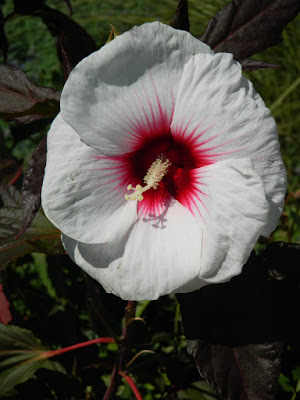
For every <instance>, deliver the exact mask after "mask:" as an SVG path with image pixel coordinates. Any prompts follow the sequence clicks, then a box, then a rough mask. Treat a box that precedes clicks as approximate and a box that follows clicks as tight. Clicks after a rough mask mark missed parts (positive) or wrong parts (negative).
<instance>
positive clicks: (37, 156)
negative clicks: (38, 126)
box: [17, 136, 47, 238]
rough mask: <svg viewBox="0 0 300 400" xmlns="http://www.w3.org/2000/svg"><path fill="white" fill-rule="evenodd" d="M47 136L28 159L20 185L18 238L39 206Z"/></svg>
mask: <svg viewBox="0 0 300 400" xmlns="http://www.w3.org/2000/svg"><path fill="white" fill-rule="evenodd" d="M46 151H47V137H46V136H45V137H44V138H43V139H42V140H41V142H40V143H39V145H38V146H37V148H36V150H35V152H34V153H33V156H32V158H31V159H30V160H29V162H28V165H27V169H26V171H25V174H24V179H23V185H22V191H21V194H22V208H23V224H22V226H21V229H20V232H19V233H18V235H17V238H19V237H20V236H21V235H23V233H24V232H25V231H26V229H27V228H28V227H29V226H30V224H31V222H32V220H33V218H34V217H35V215H36V213H37V212H38V210H39V208H40V206H41V189H42V184H43V178H44V169H45V165H46Z"/></svg>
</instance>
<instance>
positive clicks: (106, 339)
mask: <svg viewBox="0 0 300 400" xmlns="http://www.w3.org/2000/svg"><path fill="white" fill-rule="evenodd" d="M95 343H116V342H115V339H113V338H112V337H101V338H98V339H93V340H88V341H87V342H81V343H77V344H73V345H72V346H68V347H64V348H62V349H58V350H51V351H46V352H44V353H43V358H50V357H54V356H58V355H59V354H63V353H67V352H68V351H72V350H76V349H80V348H81V347H86V346H90V345H92V344H95Z"/></svg>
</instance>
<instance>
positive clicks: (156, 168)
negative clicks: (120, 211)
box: [125, 156, 171, 201]
mask: <svg viewBox="0 0 300 400" xmlns="http://www.w3.org/2000/svg"><path fill="white" fill-rule="evenodd" d="M170 165H171V163H170V161H169V160H165V161H164V159H163V156H159V157H157V159H156V160H155V161H154V162H153V163H152V164H151V166H150V168H149V169H148V172H147V174H146V175H145V177H144V182H145V183H146V186H144V187H142V186H141V185H136V187H135V188H134V187H132V185H131V184H130V185H128V186H127V190H128V191H129V190H132V191H133V193H132V194H125V200H129V199H131V200H137V201H142V200H143V199H144V196H143V195H142V193H144V192H146V190H149V189H151V188H153V189H154V190H155V189H157V187H158V184H159V182H160V181H161V180H162V179H163V177H164V176H165V175H166V174H167V173H168V170H169V167H170Z"/></svg>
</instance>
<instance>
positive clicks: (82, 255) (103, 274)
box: [63, 200, 202, 300]
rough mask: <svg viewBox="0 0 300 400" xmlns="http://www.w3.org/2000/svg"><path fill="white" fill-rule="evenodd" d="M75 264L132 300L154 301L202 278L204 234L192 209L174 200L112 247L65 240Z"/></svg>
mask: <svg viewBox="0 0 300 400" xmlns="http://www.w3.org/2000/svg"><path fill="white" fill-rule="evenodd" d="M63 243H64V246H65V248H66V251H67V253H68V254H69V256H70V257H71V258H72V259H73V261H74V262H75V263H76V264H77V265H79V266H80V267H81V268H82V269H84V270H85V271H86V272H87V273H88V274H89V275H91V276H92V277H93V278H94V279H96V280H97V281H98V282H100V283H101V285H103V287H104V288H105V290H106V291H108V292H111V293H114V294H115V295H117V296H120V297H122V298H123V299H127V300H154V299H157V298H158V297H159V296H162V295H165V294H169V293H171V292H174V291H176V289H177V288H178V287H181V286H182V285H186V284H187V283H188V282H190V281H192V280H193V279H197V276H198V275H199V272H200V269H201V243H202V230H201V228H200V225H199V224H198V223H197V222H196V219H195V218H194V217H193V216H192V214H191V213H190V211H189V210H187V209H186V208H185V207H183V206H182V205H181V204H180V203H178V202H177V201H175V200H173V201H172V203H170V205H169V206H168V207H166V209H165V211H164V213H163V215H161V216H160V217H157V218H155V219H152V218H151V217H150V218H148V219H147V218H146V219H141V220H139V221H138V222H137V223H136V224H135V225H134V226H133V227H132V228H131V229H130V231H129V232H128V233H127V235H126V236H125V237H124V238H123V239H120V240H118V241H115V242H113V243H104V244H93V245H88V244H83V243H78V242H76V241H74V240H72V239H70V238H68V237H66V236H63Z"/></svg>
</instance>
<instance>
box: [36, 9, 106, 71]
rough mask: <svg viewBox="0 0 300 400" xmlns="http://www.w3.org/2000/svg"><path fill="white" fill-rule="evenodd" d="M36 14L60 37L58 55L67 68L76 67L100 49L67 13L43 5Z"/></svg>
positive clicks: (54, 34)
mask: <svg viewBox="0 0 300 400" xmlns="http://www.w3.org/2000/svg"><path fill="white" fill-rule="evenodd" d="M34 15H37V16H39V17H40V18H42V20H43V21H44V23H45V24H46V25H47V27H48V29H49V30H50V32H51V34H52V35H53V36H56V37H57V38H58V46H57V50H58V55H59V58H60V60H61V62H62V64H63V66H64V63H66V62H67V67H64V69H65V70H67V69H68V68H69V66H71V67H72V68H74V67H75V65H76V64H78V63H79V61H81V60H82V59H83V58H85V57H87V56H88V55H89V54H91V53H93V52H94V51H96V50H98V48H97V46H96V44H95V42H94V40H93V38H92V37H91V36H90V35H89V34H88V33H87V31H86V30H85V29H84V28H82V27H81V26H80V25H79V24H77V23H76V22H75V21H73V20H72V19H71V18H69V17H68V16H67V15H65V14H63V13H61V12H59V11H57V10H54V9H52V8H50V7H46V6H45V7H43V8H41V9H40V10H38V11H37V12H36V13H35V14H34Z"/></svg>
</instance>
